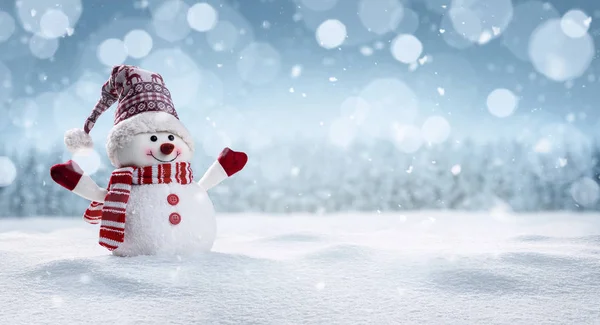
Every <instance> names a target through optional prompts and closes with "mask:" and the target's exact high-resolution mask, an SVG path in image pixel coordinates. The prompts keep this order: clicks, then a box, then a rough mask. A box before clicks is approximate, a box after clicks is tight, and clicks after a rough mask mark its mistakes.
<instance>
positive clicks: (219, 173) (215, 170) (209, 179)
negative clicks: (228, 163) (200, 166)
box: [198, 160, 229, 191]
mask: <svg viewBox="0 0 600 325" xmlns="http://www.w3.org/2000/svg"><path fill="white" fill-rule="evenodd" d="M227 177H229V176H227V173H226V172H225V169H223V166H221V163H219V161H218V160H215V162H214V163H213V164H212V165H211V166H210V167H209V168H208V170H207V171H206V173H204V176H202V178H201V179H200V181H198V184H199V185H200V186H201V187H202V188H203V189H204V190H205V191H208V190H210V189H211V188H213V187H215V186H216V185H217V184H219V183H221V182H222V181H224V180H225V179H227Z"/></svg>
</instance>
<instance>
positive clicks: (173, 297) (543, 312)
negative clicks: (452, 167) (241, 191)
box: [0, 212, 600, 324]
mask: <svg viewBox="0 0 600 325" xmlns="http://www.w3.org/2000/svg"><path fill="white" fill-rule="evenodd" d="M218 222H219V237H218V238H217V241H216V243H215V247H214V252H212V253H208V254H199V255H196V256H156V257H148V256H141V257H134V258H119V257H115V256H110V255H109V253H108V252H107V251H106V250H105V249H104V248H102V247H101V246H99V245H98V244H97V228H96V227H94V226H90V225H87V224H84V222H83V221H81V220H79V219H37V218H34V219H3V220H0V260H1V261H2V263H1V266H0V274H1V275H0V323H1V324H20V323H23V324H50V323H52V324H57V323H58V324H73V323H88V324H107V323H118V324H134V323H144V324H165V323H173V324H190V323H195V324H251V323H252V324H256V323H260V324H359V323H370V324H376V323H379V324H382V323H395V324H426V323H429V324H434V323H435V324H440V323H444V324H465V323H470V324H533V323H538V324H549V323H561V324H589V323H592V322H594V321H597V320H598V319H600V309H599V308H598V306H597V299H598V296H600V281H599V279H600V267H599V266H600V227H599V224H600V219H599V216H598V215H596V214H593V215H592V214H590V215H587V214H545V215H507V214H501V213H496V214H492V215H484V214H470V213H469V214H463V213H449V212H447V213H446V212H435V213H433V212H432V213H429V212H422V213H410V214H405V215H400V214H390V215H382V214H375V215H370V214H358V215H342V214H340V215H332V216H324V217H318V218H317V217H314V216H310V215H294V216H286V217H279V216H262V215H250V214H244V215H234V216H221V217H220V218H219V220H218Z"/></svg>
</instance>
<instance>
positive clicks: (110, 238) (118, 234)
mask: <svg viewBox="0 0 600 325" xmlns="http://www.w3.org/2000/svg"><path fill="white" fill-rule="evenodd" d="M192 180H193V175H192V168H191V166H190V164H189V163H186V162H177V163H168V164H161V165H155V166H147V167H123V168H119V169H115V171H113V173H112V175H111V176H110V181H109V183H108V194H106V198H105V199H104V203H99V202H92V204H90V206H89V207H88V208H87V210H86V211H85V213H84V215H83V218H84V220H85V221H87V222H89V223H93V224H97V223H100V245H102V246H104V247H106V248H108V250H111V251H112V250H115V249H116V248H117V247H119V244H120V243H122V242H123V239H124V238H125V212H126V209H127V201H129V194H130V193H131V187H132V186H133V185H148V184H169V183H172V182H177V183H179V184H189V183H191V182H192Z"/></svg>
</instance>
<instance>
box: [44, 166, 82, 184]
mask: <svg viewBox="0 0 600 325" xmlns="http://www.w3.org/2000/svg"><path fill="white" fill-rule="evenodd" d="M81 176H83V170H82V169H81V167H79V165H77V163H76V162H74V161H73V160H69V161H67V162H66V163H62V164H56V165H54V166H52V167H51V168H50V177H52V180H53V181H55V182H56V183H57V184H58V185H60V186H62V187H64V188H66V189H67V190H69V191H72V190H73V189H74V188H75V186H77V183H79V180H80V179H81Z"/></svg>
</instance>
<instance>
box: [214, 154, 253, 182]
mask: <svg viewBox="0 0 600 325" xmlns="http://www.w3.org/2000/svg"><path fill="white" fill-rule="evenodd" d="M218 160H219V163H220V164H221V166H222V167H223V169H224V170H225V172H226V173H227V176H231V175H233V174H235V173H237V172H239V171H240V170H242V168H244V166H245V165H246V162H248V155H246V154H245V153H243V152H237V151H233V150H231V149H229V148H225V149H223V151H221V154H220V155H219V158H218Z"/></svg>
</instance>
